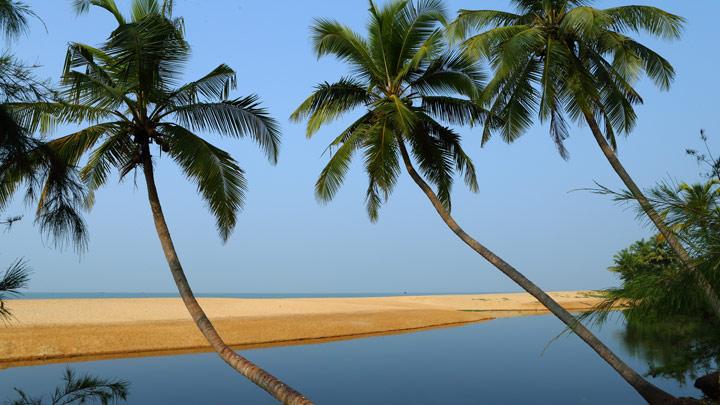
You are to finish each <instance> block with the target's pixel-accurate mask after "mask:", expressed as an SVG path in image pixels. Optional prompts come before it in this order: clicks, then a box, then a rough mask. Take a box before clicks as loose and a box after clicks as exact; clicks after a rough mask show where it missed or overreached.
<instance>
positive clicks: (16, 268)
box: [0, 259, 32, 320]
mask: <svg viewBox="0 0 720 405" xmlns="http://www.w3.org/2000/svg"><path fill="white" fill-rule="evenodd" d="M31 272H32V271H31V269H30V267H29V266H28V264H27V262H26V261H25V260H23V259H19V260H16V261H14V262H13V263H12V264H10V267H8V268H7V270H5V273H4V274H3V275H2V277H0V320H7V319H9V318H10V317H12V311H11V310H10V309H9V308H7V307H6V306H5V301H6V300H7V299H8V298H10V297H14V296H17V295H19V294H20V290H22V289H25V288H28V284H29V283H30V273H31Z"/></svg>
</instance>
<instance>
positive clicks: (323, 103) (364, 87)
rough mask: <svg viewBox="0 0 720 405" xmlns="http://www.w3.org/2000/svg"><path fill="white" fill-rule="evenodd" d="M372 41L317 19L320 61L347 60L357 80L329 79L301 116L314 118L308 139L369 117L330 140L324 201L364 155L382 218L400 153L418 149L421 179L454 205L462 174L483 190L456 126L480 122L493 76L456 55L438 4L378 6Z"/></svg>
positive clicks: (372, 208) (369, 200) (373, 208)
mask: <svg viewBox="0 0 720 405" xmlns="http://www.w3.org/2000/svg"><path fill="white" fill-rule="evenodd" d="M369 12H370V22H369V23H368V26H367V34H366V35H365V36H363V35H360V34H358V33H356V32H354V31H353V30H352V29H350V28H349V27H346V26H344V25H342V24H341V23H339V22H336V21H332V20H326V19H318V20H316V21H315V24H314V25H313V27H312V32H313V43H314V47H315V52H316V54H317V56H318V57H322V56H326V55H332V56H335V57H336V58H338V59H339V60H341V61H343V62H345V63H347V64H348V65H349V67H350V71H351V76H347V77H343V78H341V79H339V80H338V81H336V82H334V83H328V82H325V83H322V84H320V85H318V86H316V88H315V91H314V92H313V93H312V95H311V96H310V97H308V98H307V99H306V100H305V101H304V102H303V103H302V104H301V105H300V106H299V107H298V108H297V110H296V111H295V112H294V113H293V114H292V116H291V119H292V120H293V121H303V120H307V136H308V137H311V136H313V135H314V134H315V133H317V131H318V130H319V129H320V128H321V127H322V126H324V125H326V124H328V123H330V122H332V121H334V120H336V119H339V118H340V117H342V116H344V115H346V114H348V113H350V112H352V111H355V110H361V111H363V115H362V116H361V117H360V118H359V119H357V120H356V121H355V122H354V123H352V124H351V125H350V126H349V127H347V129H345V130H344V131H342V132H341V133H340V134H339V135H338V136H337V137H336V138H335V140H334V141H333V142H332V143H331V144H330V146H329V147H328V150H329V151H330V152H331V157H330V160H329V162H328V164H327V165H326V166H325V168H324V169H323V170H322V172H321V174H320V177H319V178H318V180H317V183H316V185H315V193H316V196H317V198H318V199H319V200H321V201H329V200H331V199H332V198H333V197H334V196H335V194H336V193H337V191H338V189H339V188H340V186H341V184H342V182H343V180H344V178H345V175H346V174H347V171H348V169H349V168H350V163H351V161H352V158H353V156H354V155H355V154H356V153H362V155H363V165H364V167H365V171H366V173H367V175H368V188H367V192H366V206H367V211H368V215H369V216H370V219H371V220H373V221H375V220H377V218H378V210H379V208H380V206H381V205H382V204H383V202H385V201H386V200H387V198H388V197H389V195H390V194H391V193H392V191H393V189H394V187H395V184H396V183H397V179H398V176H399V174H400V168H401V166H400V162H401V160H400V151H401V148H405V147H406V143H407V144H409V145H410V149H411V151H412V154H413V157H414V158H415V160H416V161H417V162H418V164H419V168H420V171H421V173H422V174H423V175H424V176H425V177H426V178H427V179H428V180H429V181H430V183H431V184H432V185H433V186H435V187H436V188H437V194H438V196H439V198H440V199H441V200H442V202H443V204H444V205H445V206H446V207H447V208H448V209H449V208H450V195H451V189H452V185H453V178H454V176H455V174H456V173H460V174H463V175H464V176H465V182H466V183H467V185H468V186H469V187H470V189H471V190H473V191H475V190H476V189H477V181H476V179H475V168H474V166H473V165H472V162H471V161H470V159H469V157H468V156H467V155H466V154H465V152H464V151H463V150H462V147H461V146H460V136H459V135H458V134H457V133H456V132H455V131H454V130H453V129H451V128H449V127H448V126H445V125H443V124H441V122H442V123H447V124H450V125H474V124H478V123H481V122H482V121H483V120H484V119H485V117H486V112H485V110H483V109H482V108H481V107H480V106H479V104H478V98H479V95H480V93H481V88H482V81H483V79H484V75H483V74H482V72H481V71H480V70H479V68H478V66H477V65H476V64H475V63H474V62H473V61H472V60H471V59H470V58H468V57H467V56H466V55H464V54H462V53H460V52H457V51H456V50H453V49H449V48H448V47H447V43H446V42H445V35H444V30H443V25H444V24H445V23H446V22H447V20H446V12H445V10H444V8H443V6H442V3H441V2H440V1H438V0H421V1H416V2H412V1H391V2H389V3H387V4H385V5H384V6H382V7H380V6H378V5H376V4H375V2H372V1H371V2H370V10H369Z"/></svg>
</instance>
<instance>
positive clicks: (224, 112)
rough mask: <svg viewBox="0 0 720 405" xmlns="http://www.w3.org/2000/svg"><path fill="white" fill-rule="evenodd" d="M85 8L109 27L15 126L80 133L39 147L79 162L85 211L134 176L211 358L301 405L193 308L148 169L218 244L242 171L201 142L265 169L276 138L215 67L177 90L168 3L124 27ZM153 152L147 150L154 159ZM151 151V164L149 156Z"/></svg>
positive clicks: (76, 48) (91, 0) (142, 4)
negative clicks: (245, 141) (205, 219)
mask: <svg viewBox="0 0 720 405" xmlns="http://www.w3.org/2000/svg"><path fill="white" fill-rule="evenodd" d="M92 5H95V6H98V7H101V8H103V9H105V10H107V11H109V12H110V13H111V14H112V15H113V16H114V17H115V18H116V20H117V23H118V27H117V28H116V29H115V30H114V31H113V32H112V34H111V35H110V37H109V38H108V40H107V41H106V42H105V43H104V44H103V45H102V46H100V47H92V46H89V45H85V44H80V43H72V44H70V45H69V48H68V52H67V58H66V64H65V68H64V72H63V75H62V80H61V83H60V84H61V89H60V92H59V93H60V94H59V96H58V99H57V100H54V101H51V102H31V103H11V104H10V107H11V108H12V111H13V113H14V114H15V116H17V117H19V120H20V122H21V123H22V125H23V126H24V127H25V128H28V129H29V130H30V131H32V132H34V131H36V130H39V131H41V132H45V131H48V130H50V129H51V128H52V127H53V126H54V125H55V124H57V123H59V122H63V123H74V124H84V123H88V124H90V125H89V126H87V127H85V128H83V129H81V130H79V131H77V132H74V133H72V134H69V135H67V136H63V137H61V138H57V139H54V140H51V141H49V142H48V143H47V147H48V149H50V150H51V151H52V152H53V153H54V155H55V156H57V157H58V158H59V160H60V161H62V162H64V163H65V164H67V165H68V167H74V166H75V165H78V164H79V162H80V160H81V159H82V158H83V157H84V156H86V155H88V159H87V161H86V163H85V165H84V167H83V168H82V170H80V176H81V178H82V180H83V181H84V184H85V185H86V186H87V188H88V195H87V198H86V201H85V202H86V203H87V205H88V206H92V204H93V203H94V192H95V190H97V189H98V188H100V187H102V186H103V185H104V184H105V183H106V182H107V180H108V177H109V175H110V171H111V170H113V169H117V170H118V171H119V173H120V177H121V178H123V177H124V176H126V175H127V174H128V173H130V172H133V171H135V170H138V169H139V170H142V173H143V174H144V177H145V182H146V185H147V195H148V200H149V204H150V208H151V211H152V215H153V220H154V223H155V228H156V230H157V234H158V237H159V239H160V244H161V245H162V248H163V252H164V253H165V258H166V259H167V262H168V266H169V267H170V271H171V273H172V275H173V278H174V280H175V283H176V285H177V288H178V291H179V293H180V296H181V297H182V300H183V302H184V303H185V306H186V307H187V309H188V312H189V313H190V315H191V316H192V319H193V320H194V321H195V323H196V324H197V327H198V329H199V330H200V331H201V332H202V333H203V335H204V336H205V338H206V339H207V340H208V342H209V343H210V345H211V346H212V347H213V349H215V351H216V352H217V353H218V354H219V356H220V357H221V358H222V359H223V360H224V361H225V362H227V363H228V364H229V365H230V366H232V367H233V368H235V369H236V370H237V371H239V372H240V373H241V374H243V375H244V376H246V377H247V378H249V379H250V380H251V381H253V382H254V383H255V384H257V385H258V386H260V387H261V388H263V389H264V390H266V391H267V392H269V393H270V394H271V395H273V396H274V397H275V398H277V399H278V400H280V401H282V402H284V403H290V404H309V403H310V401H309V400H307V399H305V398H304V397H303V396H302V395H301V394H300V393H298V392H297V391H295V390H293V389H292V388H291V387H289V386H288V385H286V384H284V383H283V382H281V381H280V380H278V379H277V378H275V377H274V376H272V375H271V374H269V373H268V372H266V371H265V370H263V369H261V368H259V367H258V366H256V365H255V364H253V363H252V362H250V361H249V360H247V359H245V358H244V357H242V356H240V355H238V354H237V353H236V352H235V351H233V350H232V349H231V348H230V347H228V346H227V345H226V344H225V343H224V342H223V340H222V338H221V337H220V335H219V334H218V332H217V331H216V329H215V328H214V326H213V324H212V323H211V322H210V320H209V319H208V317H207V316H206V315H205V312H204V311H203V310H202V308H201V307H200V305H199V303H198V302H197V300H196V299H195V297H194V295H193V292H192V289H191V288H190V285H189V284H188V280H187V278H186V277H185V273H184V271H183V268H182V265H181V264H180V259H179V258H178V255H177V252H176V251H175V247H174V245H173V241H172V238H171V236H170V231H169V229H168V226H167V223H166V221H165V217H164V215H163V210H162V206H161V204H160V198H159V196H158V191H157V188H156V184H155V176H154V165H155V161H156V160H157V158H158V157H159V154H162V153H165V154H167V155H168V156H169V157H170V158H172V159H173V160H174V161H175V162H176V163H177V164H178V165H179V166H180V168H181V169H182V170H183V171H184V173H185V175H186V176H187V178H188V180H190V181H192V182H194V183H196V184H197V188H198V192H199V194H200V195H201V196H202V197H203V198H204V199H205V201H206V202H207V204H208V206H209V208H210V211H211V212H212V214H213V215H214V216H215V218H216V222H217V228H218V230H219V233H220V236H221V237H222V239H223V240H227V238H228V237H229V235H230V233H231V231H232V230H233V228H234V226H235V224H236V215H237V212H238V210H239V209H240V208H241V207H242V204H243V201H244V193H245V188H246V183H245V177H244V172H243V170H242V169H241V168H240V167H239V166H238V163H237V162H236V161H235V160H234V159H233V158H232V156H230V154H229V153H228V152H226V151H224V150H222V149H220V148H218V147H216V146H214V145H212V144H211V143H210V142H208V141H207V140H205V139H203V138H202V137H201V136H200V135H198V134H197V132H200V131H208V132H215V133H218V134H221V135H225V136H230V137H235V138H239V137H245V136H249V137H251V138H252V139H253V140H255V141H256V142H257V143H258V144H259V145H260V147H261V148H262V149H263V151H264V152H265V153H266V155H267V157H268V159H269V160H270V161H271V162H273V163H274V162H275V161H276V159H277V155H278V150H279V144H280V134H279V129H278V125H277V123H276V121H275V120H274V119H272V118H271V117H270V116H269V115H268V113H267V112H266V110H265V109H263V108H262V107H261V106H260V104H259V100H258V97H257V96H255V95H251V96H247V97H242V98H234V99H230V98H229V94H230V92H231V90H233V89H234V88H235V85H236V77H235V72H234V71H233V70H232V69H231V68H230V67H228V66H226V65H220V66H218V67H217V68H215V69H214V70H212V71H211V72H210V73H208V74H207V75H205V76H203V77H202V78H200V79H198V80H196V81H194V82H191V83H188V84H185V85H182V86H178V85H177V83H178V78H179V76H180V74H181V72H182V68H183V67H184V64H185V62H186V60H187V58H188V54H189V46H188V44H187V42H186V41H185V39H184V36H183V27H182V25H183V21H182V19H180V18H173V17H172V14H171V13H172V2H171V1H164V2H162V3H160V2H158V1H155V0H134V1H133V2H132V15H131V17H130V18H129V19H126V18H125V17H124V16H123V15H122V13H120V12H119V10H118V8H117V6H116V4H115V2H114V1H113V0H78V1H76V2H75V6H76V8H77V10H78V12H85V11H87V10H88V9H89V8H90V6H92ZM156 148H157V149H156ZM154 150H157V151H158V152H159V154H156V155H155V156H153V152H154ZM52 196H53V193H52V190H49V192H47V193H46V189H43V192H42V194H41V195H40V202H39V205H40V207H44V206H45V205H46V204H48V203H51V202H52V201H51V198H52Z"/></svg>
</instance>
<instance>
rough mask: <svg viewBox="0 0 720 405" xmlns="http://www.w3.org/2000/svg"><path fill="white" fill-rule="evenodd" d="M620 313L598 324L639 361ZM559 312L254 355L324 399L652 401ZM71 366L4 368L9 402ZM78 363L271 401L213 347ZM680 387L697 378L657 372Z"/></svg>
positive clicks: (145, 396)
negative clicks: (566, 330) (15, 391)
mask: <svg viewBox="0 0 720 405" xmlns="http://www.w3.org/2000/svg"><path fill="white" fill-rule="evenodd" d="M623 328H624V327H623V325H622V323H621V322H611V323H609V324H607V325H606V326H604V327H603V328H602V330H600V331H599V332H598V333H599V335H600V337H601V338H602V339H603V340H604V341H605V342H606V343H608V345H609V346H610V347H611V348H613V349H614V350H617V353H619V354H620V355H621V356H622V357H623V358H625V359H627V360H628V361H629V362H630V364H631V365H632V366H634V367H635V368H636V369H638V370H640V371H642V372H645V371H646V370H647V366H646V363H645V361H644V360H643V359H638V358H632V357H631V355H629V354H628V351H627V349H626V348H625V347H624V346H623V343H622V342H623V340H622V338H621V332H622V330H623ZM562 330H563V328H562V325H561V324H560V322H559V321H557V320H556V319H555V318H553V317H551V316H534V317H525V318H512V319H501V320H496V321H492V322H487V323H482V324H476V325H469V326H463V327H457V328H450V329H436V330H430V331H424V332H417V333H411V334H405V335H395V336H382V337H372V338H364V339H357V340H350V341H342V342H333V343H324V344H317V345H305V346H294V347H279V348H270V349H257V350H247V351H244V352H243V353H244V354H245V355H246V356H247V357H249V358H250V359H251V360H253V361H256V362H258V363H259V364H261V365H263V366H264V367H265V368H266V369H268V370H270V371H271V372H273V373H274V374H276V375H277V376H278V377H280V378H281V379H283V380H285V381H286V382H287V383H289V384H290V385H292V386H294V387H296V388H297V389H299V390H300V391H302V392H304V393H306V394H307V395H309V396H310V397H311V398H312V399H314V400H315V401H316V402H317V403H319V404H480V403H484V404H550V403H552V404H640V403H643V401H642V400H641V399H640V397H639V396H638V395H637V394H635V392H634V391H633V390H632V389H631V388H629V386H627V385H626V384H625V382H624V381H623V380H622V379H621V378H620V377H618V376H617V375H616V374H615V373H614V372H613V371H612V369H610V367H609V366H607V365H606V364H605V363H604V362H602V360H600V358H598V357H597V356H596V355H595V354H594V352H592V351H591V350H590V349H589V348H588V347H586V346H585V345H584V344H583V343H582V342H581V341H580V340H579V339H578V338H576V337H574V336H563V337H561V338H560V339H558V340H557V341H555V342H554V343H552V345H551V346H550V347H549V348H548V349H547V350H546V351H545V353H544V354H543V349H544V348H545V346H546V345H547V344H548V342H549V341H550V340H551V339H552V338H553V337H555V336H556V335H557V334H558V333H559V332H560V331H562ZM67 366H68V365H64V364H54V365H48V366H36V367H26V368H15V369H9V370H4V371H0V393H1V394H0V403H2V401H3V400H4V399H5V398H7V397H8V396H10V395H11V393H12V388H13V387H22V388H23V389H25V390H26V391H28V392H29V393H32V394H42V393H45V392H50V391H51V390H52V388H53V387H54V386H55V385H56V384H57V383H58V382H59V380H60V377H61V374H62V372H63V371H64V369H65V368H66V367H67ZM69 366H71V367H72V368H73V369H75V370H77V371H79V372H90V373H93V374H95V375H100V376H103V377H107V378H123V379H126V380H128V381H130V382H131V387H130V394H131V397H130V401H129V403H132V404H231V403H232V404H237V403H243V404H272V403H273V402H272V401H271V400H270V397H269V396H267V395H266V394H265V393H264V392H263V391H261V390H259V389H258V388H256V387H255V386H253V385H252V384H251V383H248V382H247V381H245V380H244V379H243V378H241V377H239V376H238V375H236V374H235V373H234V372H233V371H232V370H231V369H229V368H228V367H227V366H226V365H225V364H224V363H223V362H222V361H221V360H219V359H218V358H217V357H215V356H214V355H213V354H192V355H181V356H172V357H154V358H140V359H122V360H108V361H96V362H87V363H75V364H70V365H69ZM653 381H654V382H655V383H656V384H657V385H659V386H661V387H662V388H664V389H666V390H668V391H670V392H672V393H673V394H676V395H692V396H698V393H697V392H696V390H695V389H694V388H693V387H692V384H688V385H685V386H683V385H681V384H679V383H678V382H676V381H672V380H664V379H654V380H653Z"/></svg>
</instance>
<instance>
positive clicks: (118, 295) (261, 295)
mask: <svg viewBox="0 0 720 405" xmlns="http://www.w3.org/2000/svg"><path fill="white" fill-rule="evenodd" d="M503 293H504V292H492V293H488V292H460V293H458V292H452V293H428V292H406V291H403V292H384V293H382V292H381V293H377V292H375V293H367V292H360V293H195V296H196V297H209V298H362V297H398V296H403V295H459V294H460V295H462V294H503ZM174 297H179V295H178V293H177V292H172V293H158V292H147V293H143V292H141V293H123V292H105V293H103V292H100V293H98V292H88V293H85V292H60V293H49V292H33V293H24V294H22V295H20V296H18V297H17V298H18V299H30V300H32V299H65V298H174Z"/></svg>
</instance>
